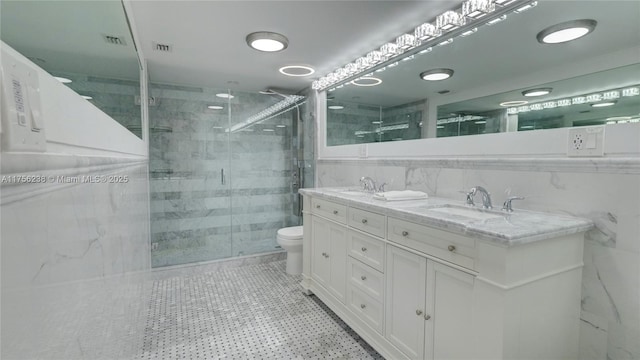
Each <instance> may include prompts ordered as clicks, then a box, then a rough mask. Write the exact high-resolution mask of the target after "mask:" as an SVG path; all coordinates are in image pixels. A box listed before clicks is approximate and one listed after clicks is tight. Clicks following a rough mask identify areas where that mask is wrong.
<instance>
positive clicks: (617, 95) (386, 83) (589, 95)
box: [326, 0, 640, 146]
mask: <svg viewBox="0 0 640 360" xmlns="http://www.w3.org/2000/svg"><path fill="white" fill-rule="evenodd" d="M520 3H521V4H525V5H535V6H529V7H528V8H527V9H526V11H519V12H518V11H516V12H514V11H509V12H508V13H505V15H503V16H502V17H499V18H497V19H496V21H492V24H490V25H489V24H487V22H486V21H484V22H479V23H476V24H474V25H473V26H468V27H467V28H464V29H460V30H464V31H460V32H459V33H458V34H459V35H458V36H456V37H454V38H453V39H452V40H449V37H447V36H446V35H445V36H442V37H441V39H440V40H441V41H439V43H436V44H435V45H433V46H431V47H428V48H425V47H423V48H421V49H420V50H421V51H419V52H418V51H415V52H413V53H411V54H408V55H407V56H400V57H397V58H395V59H393V61H392V62H387V63H386V64H384V65H385V66H384V67H380V68H379V69H377V71H373V72H371V73H370V74H367V75H365V74H364V73H363V74H361V75H360V76H362V75H365V76H362V77H361V78H360V80H356V81H355V82H353V81H348V82H345V83H343V84H337V86H332V87H331V88H330V89H327V93H326V98H327V102H326V113H327V115H326V136H327V139H326V140H327V146H335V145H346V144H359V143H372V142H383V141H398V140H410V139H419V138H435V137H451V136H462V135H476V134H487V133H497V132H515V131H531V130H537V129H548V128H557V127H568V126H584V125H599V124H614V123H625V122H638V120H639V119H640V96H638V95H640V94H639V91H640V64H639V63H640V57H639V56H638V55H639V51H640V2H638V1H611V0H596V1H538V2H534V3H530V2H520ZM497 8H499V7H497ZM577 19H592V20H595V21H596V22H597V24H596V25H595V29H594V30H593V31H592V32H591V33H589V34H587V35H586V36H583V37H581V38H579V39H577V40H574V41H569V42H565V43H556V44H547V43H542V42H540V41H538V39H537V36H536V35H537V34H538V33H539V32H541V31H542V30H544V29H545V28H548V27H551V26H553V25H556V24H560V23H563V22H567V21H570V20H577ZM601 59H608V60H604V61H601ZM594 64H595V65H594ZM432 69H451V70H453V74H451V76H450V77H449V78H447V79H445V80H439V81H427V80H423V79H422V76H421V74H423V73H424V72H427V71H429V70H432ZM527 77H528V79H527V80H526V81H512V80H514V79H525V78H527ZM490 84H500V85H501V88H502V90H500V91H496V90H497V89H500V86H493V87H492V86H489V85H490ZM505 84H506V85H505ZM541 88H542V89H546V90H547V91H548V93H545V92H539V93H538V94H537V96H525V94H527V95H531V94H529V93H527V91H529V90H532V89H541ZM605 103H607V104H610V105H609V106H606V105H605Z"/></svg>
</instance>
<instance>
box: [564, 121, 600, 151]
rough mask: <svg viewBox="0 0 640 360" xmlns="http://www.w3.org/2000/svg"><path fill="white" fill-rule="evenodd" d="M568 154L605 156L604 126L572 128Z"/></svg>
mask: <svg viewBox="0 0 640 360" xmlns="http://www.w3.org/2000/svg"><path fill="white" fill-rule="evenodd" d="M567 155H568V156H603V155H604V126H585V127H575V128H570V129H569V139H568V148H567Z"/></svg>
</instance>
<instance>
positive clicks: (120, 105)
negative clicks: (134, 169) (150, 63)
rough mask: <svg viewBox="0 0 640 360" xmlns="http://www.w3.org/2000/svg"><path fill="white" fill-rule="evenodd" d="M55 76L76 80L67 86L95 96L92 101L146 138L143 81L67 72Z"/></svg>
mask: <svg viewBox="0 0 640 360" xmlns="http://www.w3.org/2000/svg"><path fill="white" fill-rule="evenodd" d="M54 75H55V76H62V77H65V78H68V79H71V80H73V82H72V83H70V84H67V86H68V87H70V88H71V89H72V90H74V91H75V92H77V93H78V94H80V95H85V96H91V97H92V98H93V99H90V100H88V101H89V102H91V103H92V104H93V105H95V106H96V107H97V108H98V109H100V110H102V111H103V112H105V113H106V114H107V115H109V116H111V117H112V118H113V119H114V120H116V121H117V122H118V123H120V125H122V126H124V127H126V128H127V129H129V131H131V132H132V133H134V134H136V136H138V137H139V138H142V128H141V124H142V115H141V113H140V111H141V110H140V82H139V81H137V80H120V79H109V78H103V77H98V76H88V75H85V74H76V73H67V72H64V73H61V72H56V73H55V74H54Z"/></svg>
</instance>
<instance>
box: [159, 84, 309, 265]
mask: <svg viewBox="0 0 640 360" xmlns="http://www.w3.org/2000/svg"><path fill="white" fill-rule="evenodd" d="M227 92H228V90H226V89H209V88H196V87H184V86H171V85H160V84H152V86H151V96H153V97H154V98H155V100H156V104H155V106H152V107H150V110H149V121H150V130H151V131H150V132H151V135H150V174H151V180H150V181H151V185H150V187H151V235H152V264H153V266H154V267H158V266H168V265H176V264H184V263H191V262H199V261H208V260H215V259H221V258H228V257H233V256H241V255H249V254H255V253H262V252H269V251H274V250H276V249H277V243H276V236H275V234H276V232H277V230H278V229H280V228H282V227H286V226H292V225H297V224H298V222H299V218H298V217H297V216H296V215H295V214H294V211H293V208H292V201H293V199H294V196H297V194H293V192H292V189H291V170H292V167H293V155H292V121H293V120H294V115H295V114H296V112H295V111H288V112H285V113H284V114H280V115H278V116H275V117H273V118H270V119H267V120H265V121H263V122H260V123H258V124H255V125H253V126H251V127H248V128H246V129H243V130H240V131H237V132H232V133H228V132H226V131H225V130H226V129H227V128H229V126H230V125H234V124H238V123H241V122H243V121H245V120H246V119H247V118H248V117H249V116H251V115H253V114H256V113H258V112H260V111H262V110H263V109H265V108H267V107H269V106H271V105H273V104H275V103H277V102H278V101H280V100H281V98H278V97H276V96H272V95H271V96H270V95H262V94H257V93H256V94H250V93H236V92H233V96H234V97H233V98H232V99H229V100H227V99H222V98H220V97H216V94H218V93H227ZM209 105H220V106H223V107H224V109H222V110H211V109H208V108H207V106H209ZM296 116H297V115H296ZM277 125H280V126H281V127H278V126H277ZM223 172H224V178H225V181H224V182H223V181H222V178H223Z"/></svg>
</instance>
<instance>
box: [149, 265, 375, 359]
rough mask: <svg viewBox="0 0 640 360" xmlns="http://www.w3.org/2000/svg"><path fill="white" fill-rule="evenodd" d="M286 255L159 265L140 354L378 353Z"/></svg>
mask: <svg viewBox="0 0 640 360" xmlns="http://www.w3.org/2000/svg"><path fill="white" fill-rule="evenodd" d="M284 268H285V261H284V260H279V261H274V262H270V263H264V264H255V265H247V266H242V267H235V268H234V267H231V268H225V267H220V268H217V269H215V270H214V271H210V272H207V271H206V270H205V269H203V270H204V271H198V270H197V267H196V268H191V270H190V271H188V272H185V271H182V270H180V269H176V270H167V271H162V272H158V273H156V275H155V276H154V279H153V280H152V281H153V283H152V289H151V292H150V297H149V304H148V308H147V315H146V324H145V329H144V336H143V343H142V352H141V354H140V355H139V356H138V357H137V359H246V358H254V359H267V358H268V359H371V358H374V359H381V358H382V357H381V356H380V355H379V354H378V353H376V352H375V351H374V350H373V349H372V348H371V347H370V346H369V345H368V344H367V343H366V342H364V341H363V340H361V339H360V338H359V337H358V336H357V335H356V334H355V333H354V332H353V331H352V330H351V329H350V328H349V327H348V326H347V325H346V324H345V323H344V322H342V321H341V320H340V319H339V318H338V317H337V316H336V315H335V314H333V313H332V312H331V311H330V310H329V309H327V308H326V306H325V305H324V304H323V303H322V302H320V301H319V300H318V299H317V298H316V297H315V296H305V295H304V294H303V293H302V290H301V287H300V285H299V282H300V280H301V277H300V276H291V275H287V274H286V273H285V271H284Z"/></svg>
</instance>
